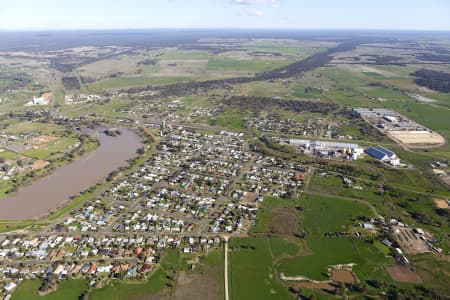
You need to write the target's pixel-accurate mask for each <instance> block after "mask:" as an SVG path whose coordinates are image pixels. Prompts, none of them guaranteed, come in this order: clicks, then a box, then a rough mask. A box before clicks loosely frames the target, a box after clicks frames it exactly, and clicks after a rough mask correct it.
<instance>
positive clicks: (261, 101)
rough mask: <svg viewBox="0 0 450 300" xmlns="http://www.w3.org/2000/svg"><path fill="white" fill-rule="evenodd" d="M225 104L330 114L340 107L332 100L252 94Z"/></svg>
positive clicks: (252, 108)
mask: <svg viewBox="0 0 450 300" xmlns="http://www.w3.org/2000/svg"><path fill="white" fill-rule="evenodd" d="M223 104H225V105H227V106H230V107H233V108H239V109H246V110H251V111H255V112H256V111H260V110H267V109H269V108H270V107H277V108H283V109H286V110H291V111H294V112H312V113H321V114H329V113H332V112H334V111H336V110H338V109H339V106H338V105H337V104H335V103H331V102H317V101H299V100H283V99H280V98H265V97H251V96H232V97H230V98H227V99H225V100H224V101H223Z"/></svg>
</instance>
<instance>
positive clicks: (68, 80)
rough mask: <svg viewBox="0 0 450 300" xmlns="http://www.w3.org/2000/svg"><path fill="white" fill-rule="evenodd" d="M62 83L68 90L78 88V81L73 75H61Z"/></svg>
mask: <svg viewBox="0 0 450 300" xmlns="http://www.w3.org/2000/svg"><path fill="white" fill-rule="evenodd" d="M62 83H63V85H64V88H65V89H68V90H78V89H80V81H78V78H77V77H75V76H67V77H63V79H62Z"/></svg>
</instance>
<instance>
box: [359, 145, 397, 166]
mask: <svg viewBox="0 0 450 300" xmlns="http://www.w3.org/2000/svg"><path fill="white" fill-rule="evenodd" d="M366 153H367V154H369V155H370V156H372V157H373V158H376V159H378V160H380V161H382V162H386V163H389V164H391V165H393V166H398V165H400V159H399V158H398V157H397V155H396V154H395V153H394V152H392V151H391V150H389V149H386V148H384V147H383V146H379V145H378V146H376V147H370V148H369V149H367V151H366Z"/></svg>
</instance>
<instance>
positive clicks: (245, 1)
mask: <svg viewBox="0 0 450 300" xmlns="http://www.w3.org/2000/svg"><path fill="white" fill-rule="evenodd" d="M232 1H233V3H234V4H240V5H272V6H273V7H278V6H279V5H280V4H279V3H278V2H279V1H278V0H232Z"/></svg>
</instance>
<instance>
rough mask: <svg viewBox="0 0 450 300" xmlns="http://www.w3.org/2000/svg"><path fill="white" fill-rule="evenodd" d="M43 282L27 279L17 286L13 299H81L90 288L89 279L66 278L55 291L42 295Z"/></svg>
mask: <svg viewBox="0 0 450 300" xmlns="http://www.w3.org/2000/svg"><path fill="white" fill-rule="evenodd" d="M41 283H42V282H41V281H40V280H37V279H33V280H25V281H24V282H23V283H21V284H20V285H19V287H18V288H17V290H16V292H15V293H14V295H13V297H12V300H30V299H42V300H79V299H80V296H81V295H83V293H84V292H85V291H86V290H87V288H88V284H87V280H84V279H73V280H64V281H62V282H61V284H60V286H58V289H57V290H56V291H55V292H52V293H50V294H48V295H46V296H43V297H41V296H39V294H38V289H39V287H40V286H41Z"/></svg>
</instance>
